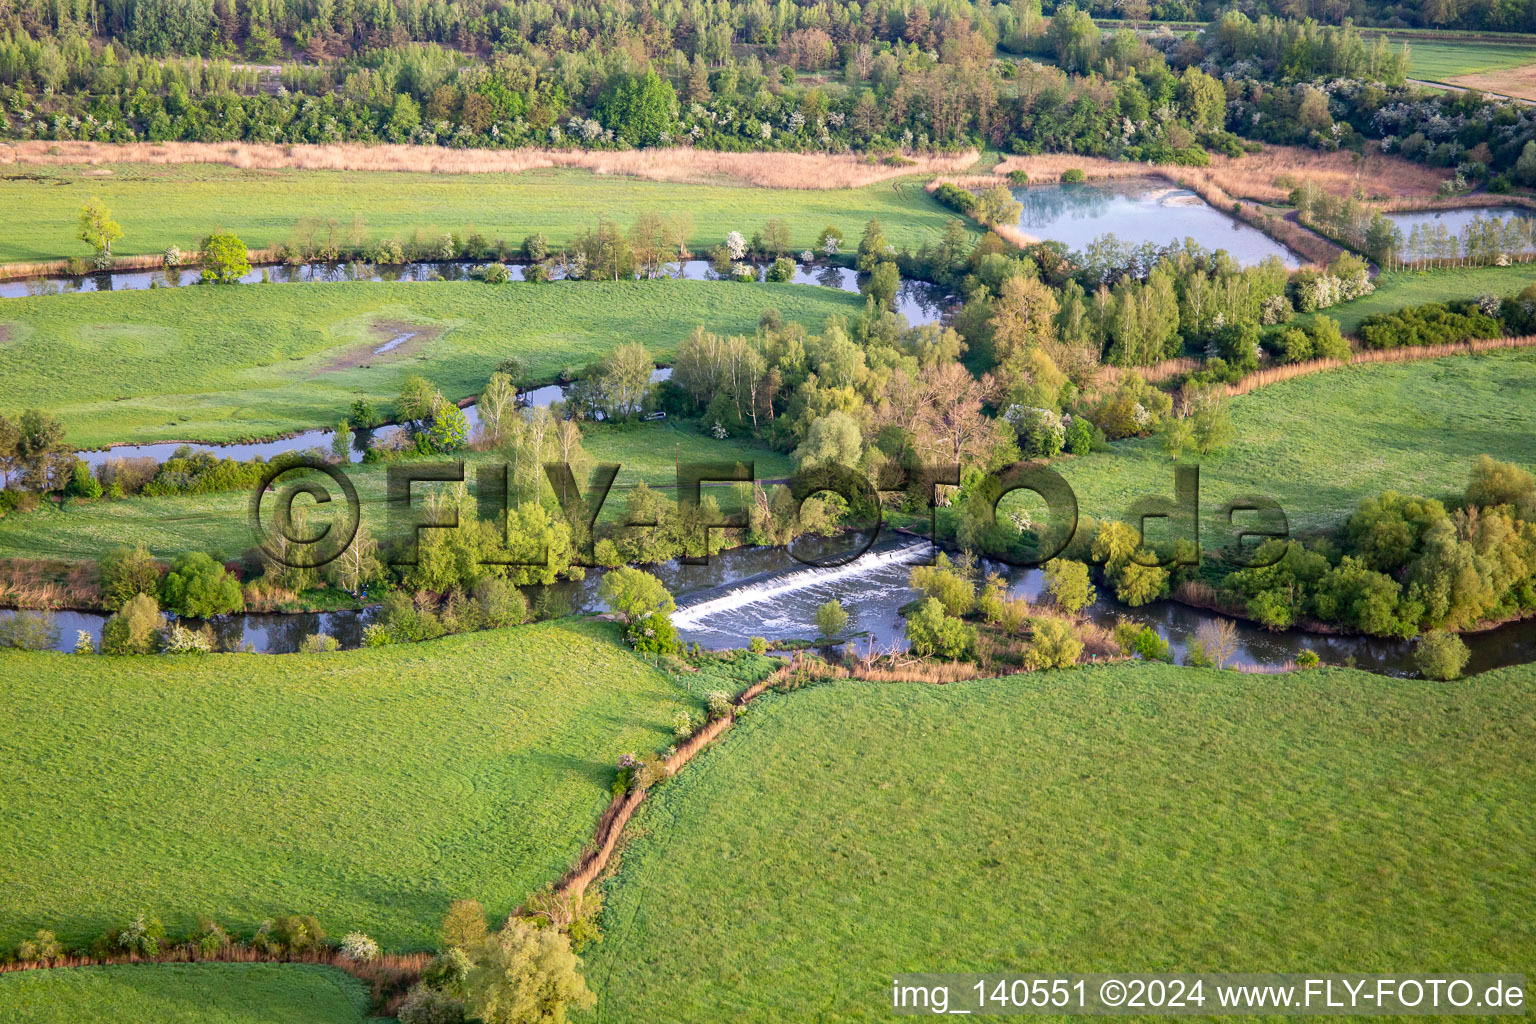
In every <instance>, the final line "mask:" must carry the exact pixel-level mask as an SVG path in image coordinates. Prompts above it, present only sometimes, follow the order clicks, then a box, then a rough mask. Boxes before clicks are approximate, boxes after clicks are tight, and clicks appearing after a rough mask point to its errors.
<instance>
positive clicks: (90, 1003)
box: [0, 963, 368, 1024]
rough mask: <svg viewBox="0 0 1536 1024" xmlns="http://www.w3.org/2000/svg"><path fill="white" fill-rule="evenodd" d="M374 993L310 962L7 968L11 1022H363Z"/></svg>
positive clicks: (3, 1003)
mask: <svg viewBox="0 0 1536 1024" xmlns="http://www.w3.org/2000/svg"><path fill="white" fill-rule="evenodd" d="M367 1013H368V992H367V990H366V989H364V987H363V985H362V984H361V983H360V982H358V981H357V980H356V979H355V978H352V977H351V976H349V975H347V974H344V973H343V972H341V971H338V970H335V969H333V968H329V967H315V966H310V965H307V964H221V963H199V964H132V965H122V966H115V967H75V968H61V969H56V970H48V971H14V972H11V973H7V974H0V1019H3V1020H5V1021H6V1022H7V1024H82V1022H85V1021H106V1020H114V1021H125V1022H140V1021H142V1022H145V1024H148V1022H151V1021H153V1022H154V1024H295V1022H299V1021H302V1022H303V1024H359V1022H361V1021H363V1020H364V1019H365V1018H366V1017H367Z"/></svg>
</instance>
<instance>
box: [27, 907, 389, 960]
mask: <svg viewBox="0 0 1536 1024" xmlns="http://www.w3.org/2000/svg"><path fill="white" fill-rule="evenodd" d="M235 949H248V950H251V951H254V952H256V953H259V954H262V955H264V956H271V957H290V956H299V955H302V954H305V953H313V952H317V951H321V950H327V949H332V950H336V951H338V952H341V953H342V954H344V955H346V956H348V957H349V958H350V959H353V960H356V961H359V962H368V961H372V960H376V959H378V957H379V946H378V943H376V942H374V941H373V940H372V939H370V938H369V937H368V936H367V935H364V934H363V933H361V932H353V933H351V934H349V935H347V936H346V938H345V939H343V940H342V941H341V942H339V943H337V942H330V941H327V939H326V934H325V929H324V928H322V927H321V925H320V922H319V921H317V920H316V919H315V918H314V917H313V916H311V915H309V914H289V915H286V916H283V917H277V918H272V919H269V920H266V921H263V922H262V923H261V924H260V926H258V927H257V928H256V930H255V932H254V933H252V934H251V935H250V937H249V938H246V939H241V938H238V937H237V936H236V935H235V934H234V933H233V932H231V931H230V930H229V929H227V928H225V927H224V926H222V925H220V924H219V923H218V922H217V921H215V920H213V919H212V918H208V917H203V916H199V917H198V919H197V925H196V926H195V927H194V928H192V929H191V930H190V931H188V932H186V933H185V934H183V935H181V936H179V937H173V936H171V935H169V934H168V933H167V931H166V929H165V927H164V926H163V925H162V924H161V923H160V920H159V919H158V918H156V917H154V916H153V915H150V914H142V913H141V914H136V915H135V916H134V917H133V918H131V919H130V920H128V921H126V922H124V923H123V924H121V925H114V926H113V927H111V928H108V929H107V930H106V931H105V932H103V933H102V934H101V935H99V936H98V937H97V938H95V939H93V940H92V941H91V942H89V943H88V944H86V945H83V946H78V947H72V946H69V945H68V944H66V943H63V942H61V941H59V939H58V938H57V937H56V936H55V935H54V933H53V932H51V931H48V930H39V931H38V932H37V933H36V935H34V936H33V937H32V938H30V939H25V940H23V941H22V942H21V943H19V944H18V945H17V946H16V948H15V949H14V950H12V951H10V956H9V958H8V959H9V960H10V961H11V962H15V963H22V964H44V965H46V964H52V963H55V962H57V961H59V960H62V959H64V958H66V957H73V956H81V957H91V958H93V959H97V960H108V959H111V958H114V957H141V958H143V959H147V960H149V959H154V958H156V957H158V956H161V955H166V954H171V953H175V952H177V951H180V950H185V951H186V952H187V953H190V954H191V955H192V957H193V958H195V959H203V960H208V959H214V958H216V957H218V956H220V955H221V954H225V953H228V952H230V951H231V950H235Z"/></svg>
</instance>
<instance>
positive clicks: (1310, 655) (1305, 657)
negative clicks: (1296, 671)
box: [1296, 650, 1323, 668]
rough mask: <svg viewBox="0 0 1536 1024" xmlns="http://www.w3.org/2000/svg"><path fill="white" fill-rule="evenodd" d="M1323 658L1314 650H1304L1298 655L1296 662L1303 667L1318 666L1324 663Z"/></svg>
mask: <svg viewBox="0 0 1536 1024" xmlns="http://www.w3.org/2000/svg"><path fill="white" fill-rule="evenodd" d="M1322 660H1323V659H1321V658H1319V657H1318V656H1317V652H1316V651H1312V650H1306V651H1302V652H1301V653H1300V654H1298V655H1296V664H1297V665H1299V666H1300V667H1301V668H1317V666H1318V665H1319V664H1321V663H1322Z"/></svg>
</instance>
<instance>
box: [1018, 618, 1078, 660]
mask: <svg viewBox="0 0 1536 1024" xmlns="http://www.w3.org/2000/svg"><path fill="white" fill-rule="evenodd" d="M1082 653H1083V642H1082V641H1081V640H1079V639H1078V638H1077V634H1076V633H1074V632H1073V631H1072V624H1071V623H1069V622H1063V621H1062V620H1061V619H1033V620H1031V621H1030V645H1029V649H1028V650H1026V651H1025V652H1024V665H1025V667H1027V668H1032V669H1045V668H1068V667H1069V666H1072V665H1075V664H1077V659H1078V658H1080V657H1081V656H1082Z"/></svg>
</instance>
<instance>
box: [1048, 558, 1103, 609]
mask: <svg viewBox="0 0 1536 1024" xmlns="http://www.w3.org/2000/svg"><path fill="white" fill-rule="evenodd" d="M1045 589H1046V592H1047V593H1049V594H1050V595H1051V600H1052V601H1055V602H1056V607H1058V608H1060V609H1061V610H1062V611H1065V612H1068V613H1070V614H1073V615H1076V614H1077V613H1078V612H1080V611H1082V610H1083V609H1084V608H1086V607H1088V606H1089V605H1091V604H1093V602H1094V601H1095V600H1096V599H1097V598H1098V594H1097V593H1096V592H1095V591H1094V589H1093V584H1092V583H1090V582H1089V580H1088V566H1086V565H1084V564H1083V563H1082V562H1074V561H1072V560H1071V559H1066V558H1053V559H1051V561H1050V563H1049V564H1048V565H1047V566H1046V567H1045Z"/></svg>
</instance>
